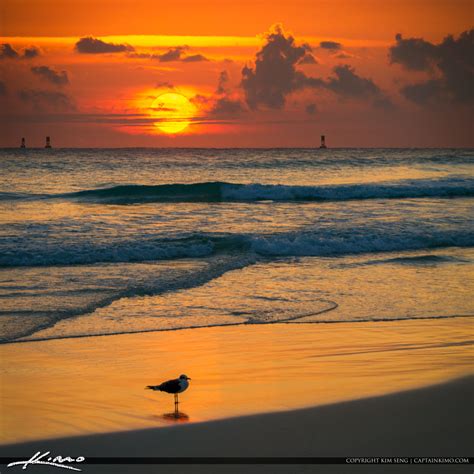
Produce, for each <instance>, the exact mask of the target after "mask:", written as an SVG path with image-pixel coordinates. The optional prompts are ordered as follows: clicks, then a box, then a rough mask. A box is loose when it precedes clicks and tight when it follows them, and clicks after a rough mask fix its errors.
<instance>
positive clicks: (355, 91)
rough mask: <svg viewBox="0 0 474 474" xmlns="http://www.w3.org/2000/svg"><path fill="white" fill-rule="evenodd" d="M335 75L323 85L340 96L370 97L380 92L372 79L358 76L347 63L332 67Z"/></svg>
mask: <svg viewBox="0 0 474 474" xmlns="http://www.w3.org/2000/svg"><path fill="white" fill-rule="evenodd" d="M333 72H334V74H335V77H331V78H329V79H328V80H327V81H326V84H325V87H326V88H327V89H329V90H331V91H333V92H335V93H336V94H338V95H340V96H342V97H371V96H374V95H376V94H379V93H380V89H379V88H378V86H376V85H375V83H374V81H372V79H368V78H365V77H361V76H358V75H357V74H356V73H355V70H354V69H353V68H352V67H351V66H349V65H348V64H343V65H340V66H336V67H335V68H334V69H333Z"/></svg>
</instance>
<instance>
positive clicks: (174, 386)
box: [146, 374, 191, 412]
mask: <svg viewBox="0 0 474 474" xmlns="http://www.w3.org/2000/svg"><path fill="white" fill-rule="evenodd" d="M188 380H191V379H190V378H189V377H188V376H187V375H184V374H182V375H180V376H179V378H177V379H173V380H167V381H166V382H163V383H162V384H160V385H147V386H146V388H147V389H150V390H154V391H159V392H166V393H173V394H174V410H175V412H177V411H178V403H179V401H178V393H181V392H184V391H185V390H186V389H187V388H188V387H189V382H188Z"/></svg>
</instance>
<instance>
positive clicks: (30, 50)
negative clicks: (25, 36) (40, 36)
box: [23, 46, 40, 59]
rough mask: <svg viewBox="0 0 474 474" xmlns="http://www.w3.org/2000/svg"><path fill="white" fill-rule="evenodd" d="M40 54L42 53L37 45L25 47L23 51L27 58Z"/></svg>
mask: <svg viewBox="0 0 474 474" xmlns="http://www.w3.org/2000/svg"><path fill="white" fill-rule="evenodd" d="M39 55H40V51H39V49H38V48H37V47H36V46H30V47H29V48H25V49H24V51H23V57H24V58H25V59H32V58H36V57H37V56H39Z"/></svg>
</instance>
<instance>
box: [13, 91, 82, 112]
mask: <svg viewBox="0 0 474 474" xmlns="http://www.w3.org/2000/svg"><path fill="white" fill-rule="evenodd" d="M18 97H19V98H20V99H21V100H22V101H23V102H25V103H30V104H32V106H33V108H34V109H35V110H37V111H43V110H46V109H53V110H75V109H76V106H75V105H74V102H73V101H72V100H71V98H70V97H68V96H67V95H66V94H63V93H62V92H56V91H44V90H36V89H24V90H21V91H20V92H18Z"/></svg>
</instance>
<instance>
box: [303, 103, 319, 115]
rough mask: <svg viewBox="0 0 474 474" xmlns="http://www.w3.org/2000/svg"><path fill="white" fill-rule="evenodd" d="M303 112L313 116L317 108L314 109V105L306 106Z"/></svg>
mask: <svg viewBox="0 0 474 474" xmlns="http://www.w3.org/2000/svg"><path fill="white" fill-rule="evenodd" d="M305 110H306V113H307V114H308V115H315V114H316V113H317V112H318V108H317V107H316V104H308V105H307V106H306V107H305Z"/></svg>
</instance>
